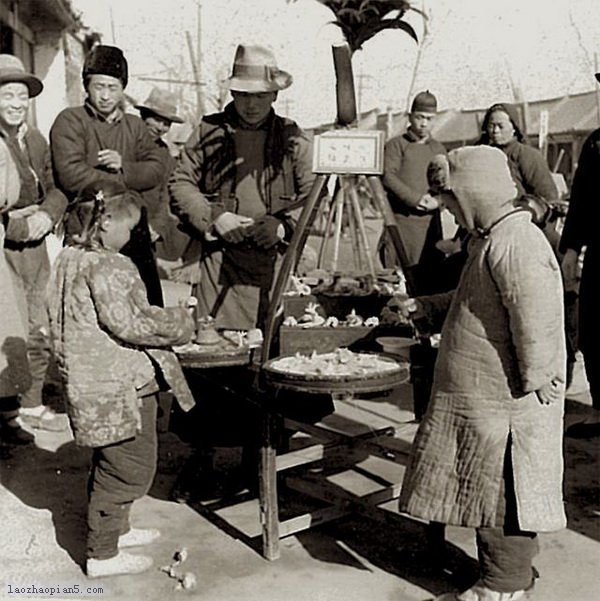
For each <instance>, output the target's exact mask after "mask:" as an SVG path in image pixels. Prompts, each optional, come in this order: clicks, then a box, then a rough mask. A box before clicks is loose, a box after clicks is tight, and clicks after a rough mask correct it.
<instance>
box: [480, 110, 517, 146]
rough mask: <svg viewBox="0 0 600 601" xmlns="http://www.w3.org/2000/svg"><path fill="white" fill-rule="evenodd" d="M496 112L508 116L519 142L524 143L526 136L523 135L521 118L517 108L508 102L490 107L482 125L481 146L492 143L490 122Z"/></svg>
mask: <svg viewBox="0 0 600 601" xmlns="http://www.w3.org/2000/svg"><path fill="white" fill-rule="evenodd" d="M496 111H502V112H503V113H506V114H507V115H508V118H509V119H510V122H511V123H512V125H513V127H514V128H515V138H517V140H518V141H519V142H524V141H525V135H524V134H523V125H522V124H521V117H520V115H519V110H518V109H517V107H516V106H515V105H514V104H508V103H507V102H497V103H496V104H492V106H490V108H489V109H488V110H487V111H486V112H485V115H484V117H483V123H482V124H481V138H480V139H479V144H489V143H490V136H489V134H488V123H489V122H490V117H491V116H492V113H495V112H496Z"/></svg>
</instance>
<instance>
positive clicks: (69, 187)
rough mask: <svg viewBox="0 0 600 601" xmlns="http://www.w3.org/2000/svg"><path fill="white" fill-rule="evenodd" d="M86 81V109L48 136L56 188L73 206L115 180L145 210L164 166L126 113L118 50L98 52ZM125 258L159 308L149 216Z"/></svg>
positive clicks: (61, 118) (124, 72) (87, 66)
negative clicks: (87, 190) (85, 192)
mask: <svg viewBox="0 0 600 601" xmlns="http://www.w3.org/2000/svg"><path fill="white" fill-rule="evenodd" d="M82 75H83V85H84V87H85V90H86V92H87V98H86V100H85V103H84V105H83V106H79V107H74V108H67V109H64V110H63V111H62V112H61V113H60V114H59V115H58V117H57V118H56V120H55V122H54V125H53V126H52V129H51V131H50V145H51V150H52V162H53V166H54V171H55V174H56V178H57V181H58V185H59V186H60V188H61V189H62V190H63V191H64V192H65V194H66V195H67V197H68V198H69V200H70V201H73V200H74V199H75V197H76V195H77V193H78V192H79V191H80V190H82V189H83V188H84V187H85V186H87V185H88V184H91V183H93V182H94V181H97V180H98V179H100V178H102V179H106V178H109V179H116V180H118V181H120V182H122V183H123V184H125V185H126V186H127V187H128V188H130V189H132V190H136V191H137V192H140V193H142V198H143V199H144V203H145V204H148V203H151V202H152V199H153V196H152V195H151V194H146V193H147V192H148V191H150V190H152V188H154V187H156V186H158V185H159V184H160V183H161V181H162V176H163V165H162V162H161V159H160V153H159V149H158V148H157V147H156V145H155V143H154V141H153V140H152V138H151V137H150V135H149V134H148V131H147V128H146V126H145V125H144V123H143V121H142V120H141V119H140V118H139V117H136V116H135V115H129V114H126V113H125V112H124V110H123V99H124V89H125V87H126V86H127V78H128V68H127V61H126V60H125V57H124V56H123V53H122V51H121V50H120V49H119V48H116V47H114V46H103V45H99V46H96V47H94V48H93V49H92V51H91V52H90V54H89V55H88V56H87V58H86V60H85V63H84V66H83V74H82ZM146 208H147V207H146ZM76 232H77V224H76V223H74V221H73V220H72V219H71V220H69V222H68V223H67V232H66V233H67V236H69V235H70V234H72V233H76ZM121 252H122V253H123V254H125V255H127V256H129V257H130V258H131V260H132V261H133V262H134V263H135V264H136V266H137V267H138V269H139V271H140V275H141V277H142V279H143V280H144V283H145V284H146V288H147V291H148V300H149V301H150V302H151V303H152V304H155V305H161V304H162V292H161V288H160V280H159V278H158V273H157V270H156V264H155V262H154V257H153V255H152V250H151V241H150V233H149V230H148V224H147V217H146V211H143V212H142V218H141V220H140V223H139V224H138V225H137V226H136V228H135V229H134V230H133V232H132V234H131V240H130V242H129V243H128V244H127V245H126V246H125V248H124V249H123V250H122V251H121Z"/></svg>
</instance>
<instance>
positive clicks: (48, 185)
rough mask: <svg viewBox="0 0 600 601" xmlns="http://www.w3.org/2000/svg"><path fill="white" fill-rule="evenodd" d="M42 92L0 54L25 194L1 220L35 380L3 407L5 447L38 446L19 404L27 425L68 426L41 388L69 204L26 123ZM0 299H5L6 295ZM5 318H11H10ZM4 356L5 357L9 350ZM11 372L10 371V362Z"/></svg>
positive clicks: (6, 115) (11, 139)
mask: <svg viewBox="0 0 600 601" xmlns="http://www.w3.org/2000/svg"><path fill="white" fill-rule="evenodd" d="M42 89H43V84H42V82H41V81H40V80H39V79H38V78H37V77H36V76H35V75H33V74H31V73H27V72H26V71H25V68H24V66H23V63H22V62H21V61H20V60H19V59H18V58H17V57H16V56H13V55H10V54H0V142H2V145H3V146H5V147H6V149H7V150H8V153H9V154H10V158H11V159H12V161H13V162H14V164H15V166H16V170H17V173H18V186H19V189H20V191H19V195H18V199H17V201H16V203H15V204H14V205H13V207H12V208H11V210H9V211H7V212H5V213H3V215H2V219H3V222H4V227H5V228H6V238H5V241H4V249H3V252H4V253H5V256H6V263H7V264H8V267H9V269H10V271H11V272H12V276H13V279H14V281H15V282H16V283H17V285H18V287H19V289H22V291H23V292H24V296H25V303H24V304H25V305H26V307H19V309H21V310H22V309H25V311H26V313H27V320H28V324H27V326H28V334H27V356H28V359H29V369H30V371H31V376H32V377H31V382H32V384H31V386H30V388H29V389H28V390H21V391H20V392H21V396H20V399H19V398H18V397H17V396H16V395H11V396H10V398H9V399H5V401H4V402H3V403H2V407H0V443H2V442H5V443H7V444H11V445H12V444H27V443H31V442H33V436H32V435H31V434H29V432H26V431H25V430H23V429H22V428H21V427H20V425H19V423H18V421H17V419H16V418H17V415H18V413H19V401H20V404H21V410H20V421H22V422H23V423H26V424H27V425H29V426H31V427H35V428H41V429H45V430H62V429H64V428H65V427H66V422H65V421H64V420H63V419H62V418H61V417H59V416H57V415H56V414H55V413H54V412H53V411H51V410H50V408H48V407H45V406H44V405H43V404H42V387H43V384H44V378H45V375H46V370H47V368H48V363H49V360H50V347H49V341H48V326H47V323H46V321H47V320H46V313H45V309H44V291H45V288H46V284H47V283H48V277H49V275H50V262H49V259H48V252H47V250H46V236H47V235H48V234H49V233H50V232H51V231H52V230H53V229H54V226H55V224H56V223H57V222H59V221H60V220H61V219H62V216H63V213H64V210H65V207H66V205H67V201H66V199H65V197H64V195H63V194H62V193H61V192H60V191H59V190H58V189H57V188H56V186H55V184H54V179H53V177H52V167H51V164H50V151H49V149H48V143H47V142H46V140H45V139H44V138H43V136H42V134H41V133H40V132H39V131H38V130H37V129H36V128H35V127H32V126H31V125H29V124H28V123H27V114H28V111H29V104H30V99H31V98H34V97H36V96H38V95H39V94H40V93H41V92H42ZM15 183H16V182H15ZM1 200H4V199H1ZM0 252H2V251H1V250H0ZM0 294H2V295H4V294H6V290H4V289H3V290H2V291H1V292H0ZM1 319H3V320H4V319H6V315H2V318H1ZM1 352H2V354H4V353H5V352H6V349H5V348H3V349H2V351H1ZM7 369H8V370H9V371H10V361H9V364H8V367H7ZM1 379H3V378H0V380H1ZM2 388H3V387H2V386H1V382H0V396H5V395H4V394H3V393H2Z"/></svg>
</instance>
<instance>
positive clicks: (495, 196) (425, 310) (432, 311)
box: [400, 146, 566, 601]
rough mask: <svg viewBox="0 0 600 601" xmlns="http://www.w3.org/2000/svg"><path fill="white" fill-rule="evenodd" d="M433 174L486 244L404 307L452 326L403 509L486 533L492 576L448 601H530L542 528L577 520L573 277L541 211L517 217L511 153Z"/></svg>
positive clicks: (479, 153)
mask: <svg viewBox="0 0 600 601" xmlns="http://www.w3.org/2000/svg"><path fill="white" fill-rule="evenodd" d="M429 175H430V179H431V183H432V184H437V185H438V187H441V188H442V189H443V191H442V192H441V193H442V196H443V199H444V203H445V205H446V206H447V207H448V209H449V210H450V211H451V212H452V213H453V214H454V215H455V217H456V219H457V221H459V222H460V225H462V226H463V227H465V228H467V229H468V230H469V231H470V232H471V234H472V240H471V242H470V245H469V249H468V259H467V262H466V265H465V267H464V269H463V272H462V275H461V279H460V282H459V284H458V287H457V289H456V290H455V291H454V292H451V293H447V294H441V295H435V296H430V297H420V298H418V299H408V300H407V301H406V302H405V303H404V305H403V306H402V307H401V310H402V311H403V312H404V313H405V315H411V316H412V317H413V318H415V317H430V318H435V317H438V318H443V317H444V316H445V321H444V325H443V328H442V339H441V344H440V348H439V355H438V359H437V362H436V366H435V374H434V382H433V390H432V396H431V401H430V404H429V407H428V410H427V413H426V415H425V417H424V419H423V422H422V423H421V425H420V427H419V431H418V433H417V436H416V438H415V442H414V447H413V455H412V458H411V462H410V465H409V467H408V469H407V472H406V475H405V478H404V482H403V488H402V493H401V498H400V509H401V510H402V511H405V512H407V513H409V514H411V515H413V516H416V517H419V518H422V519H425V520H430V521H433V522H441V523H444V524H451V525H455V526H470V527H474V528H476V530H477V549H478V557H479V563H480V572H481V574H480V580H479V581H478V582H477V583H476V584H475V585H474V586H473V587H471V588H470V589H468V590H467V591H465V592H463V593H461V594H458V595H456V594H454V593H449V594H446V595H443V596H441V597H439V598H438V599H439V600H444V601H451V600H458V601H484V600H485V601H516V600H517V599H522V598H524V597H525V596H526V590H527V589H529V588H531V586H532V584H533V567H532V560H533V557H534V556H535V555H536V554H537V551H538V547H537V540H536V533H538V532H544V531H553V530H559V529H561V528H563V527H564V526H565V523H566V518H565V513H564V508H563V499H562V476H563V459H562V422H563V408H564V388H565V385H564V382H565V340H564V329H563V327H562V323H563V294H562V281H561V276H560V270H559V266H558V263H557V260H556V257H555V255H554V253H553V251H552V248H551V247H550V245H549V243H548V241H547V240H546V238H545V237H544V234H543V233H542V232H541V230H540V229H539V228H538V227H536V226H535V225H534V224H533V223H532V222H531V217H530V214H529V213H528V212H527V211H524V210H522V209H515V207H514V205H513V200H514V198H515V196H516V193H517V191H516V187H515V184H514V183H513V180H512V178H511V175H510V171H509V167H508V164H507V160H506V157H505V155H504V154H503V153H502V152H501V151H500V150H498V149H495V148H491V147H486V146H479V147H466V148H461V149H457V150H454V151H452V152H451V153H450V154H449V156H448V159H447V160H446V159H445V158H444V157H438V158H437V159H436V160H434V162H433V163H432V165H431V166H430V173H429Z"/></svg>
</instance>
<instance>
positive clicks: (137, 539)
mask: <svg viewBox="0 0 600 601" xmlns="http://www.w3.org/2000/svg"><path fill="white" fill-rule="evenodd" d="M159 537H160V530H157V529H156V528H132V529H131V530H130V531H129V532H126V533H125V534H122V535H121V536H119V549H125V548H127V547H141V546H142V545H148V544H150V543H152V542H154V541H155V540H156V539H157V538H159Z"/></svg>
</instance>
